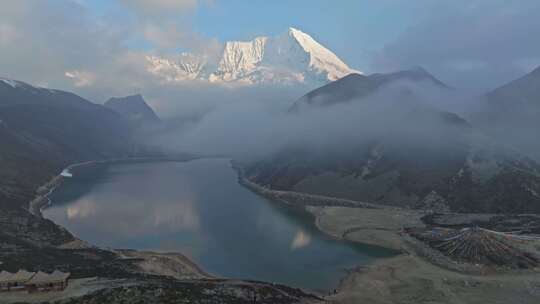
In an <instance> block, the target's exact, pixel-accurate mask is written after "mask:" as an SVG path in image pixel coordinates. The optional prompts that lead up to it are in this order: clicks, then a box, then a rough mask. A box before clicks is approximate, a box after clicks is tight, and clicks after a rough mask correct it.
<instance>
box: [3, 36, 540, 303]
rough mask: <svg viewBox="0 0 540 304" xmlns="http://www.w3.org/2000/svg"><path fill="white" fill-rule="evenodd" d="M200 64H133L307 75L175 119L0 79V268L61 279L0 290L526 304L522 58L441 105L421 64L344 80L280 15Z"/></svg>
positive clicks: (533, 264)
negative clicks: (277, 101) (481, 90)
mask: <svg viewBox="0 0 540 304" xmlns="http://www.w3.org/2000/svg"><path fill="white" fill-rule="evenodd" d="M219 58H220V60H219V62H218V63H217V66H211V65H210V63H208V62H206V61H204V60H205V58H204V57H198V56H196V55H193V54H184V55H182V56H181V58H180V60H179V61H178V62H172V61H169V59H164V58H157V57H149V58H147V59H148V60H149V61H150V65H151V66H150V67H148V66H147V68H150V72H151V73H153V74H155V75H154V76H157V77H161V78H163V79H162V80H163V81H164V82H165V83H167V84H168V85H170V84H171V83H172V84H173V85H178V84H179V83H180V82H183V81H186V79H188V80H190V81H191V80H197V81H202V82H203V83H205V84H204V85H208V83H212V84H213V85H216V83H219V84H221V85H224V88H223V91H219V92H220V94H226V93H227V94H231V96H234V94H232V93H230V92H233V91H234V90H241V89H238V88H233V87H235V86H236V85H239V84H241V85H240V86H245V85H272V86H273V85H276V86H277V87H276V88H277V89H278V90H279V89H280V88H285V86H288V85H291V84H293V85H299V84H301V85H305V86H306V88H311V87H317V86H320V87H319V88H316V89H314V90H311V91H309V92H307V93H305V94H304V95H303V96H298V97H297V99H296V100H293V101H290V102H288V103H285V102H283V103H282V104H285V105H286V107H283V108H279V107H277V106H275V105H266V104H265V105H263V106H261V105H260V104H256V103H255V101H253V103H254V105H250V106H248V107H246V108H245V109H244V108H243V107H244V106H245V105H244V104H234V106H231V108H229V106H228V105H223V104H219V105H214V106H213V107H208V109H207V111H208V112H204V113H203V114H199V116H197V119H194V120H192V121H191V120H190V121H187V122H186V121H183V120H181V118H178V117H172V118H161V117H160V116H158V115H157V114H156V113H155V112H154V110H153V109H152V107H150V106H149V104H147V103H146V101H145V100H144V98H143V97H142V95H140V94H136V95H130V96H126V97H113V98H110V99H107V101H106V102H104V103H103V105H101V104H96V103H93V102H90V101H88V100H86V99H84V98H82V97H80V96H78V95H75V94H74V93H70V92H66V91H60V90H54V89H48V88H44V87H39V86H34V85H30V84H28V83H25V82H22V81H16V80H11V79H5V78H0V146H1V149H0V169H1V170H0V270H3V271H7V272H10V273H14V272H17V271H18V270H21V269H25V270H29V271H32V272H38V271H44V272H49V273H50V272H53V271H55V270H59V271H63V272H69V273H70V275H71V282H72V285H71V286H70V287H68V289H66V290H65V292H61V293H56V294H54V293H50V294H42V295H32V294H26V293H24V294H23V293H19V294H14V293H12V292H8V293H6V294H2V293H0V303H3V301H4V302H5V303H13V302H23V303H24V302H27V303H40V302H44V301H49V302H52V303H55V304H64V303H73V304H75V303H103V302H107V303H109V302H110V303H125V302H133V301H135V300H138V301H143V302H144V303H163V302H172V303H181V302H179V301H184V302H196V303H328V302H330V303H388V304H390V303H485V302H486V301H487V302H489V303H509V302H513V301H517V303H537V302H538V301H540V292H539V290H540V276H539V273H538V271H539V268H540V237H539V231H540V228H539V227H540V219H539V215H538V214H540V196H539V193H540V164H539V163H538V154H537V150H536V147H535V145H536V134H535V132H534V130H536V128H537V127H538V126H539V125H538V122H537V120H536V116H537V115H536V114H537V113H538V105H537V103H536V100H537V98H538V91H537V88H538V87H539V86H540V78H539V77H538V75H539V74H538V73H539V72H538V71H539V69H538V68H536V69H535V70H533V71H532V72H530V73H528V74H526V75H524V76H523V77H521V78H519V79H517V80H515V81H512V82H509V83H508V84H506V85H503V86H501V87H499V88H497V89H494V90H492V91H490V92H488V93H486V94H483V95H482V96H480V97H478V98H474V99H472V100H473V101H475V102H476V101H478V104H477V105H475V106H474V109H475V111H471V112H467V111H463V112H459V111H457V110H456V111H453V110H452V105H451V104H448V103H446V104H444V102H448V101H449V100H452V99H454V98H457V97H456V96H457V95H456V93H455V89H454V88H452V87H451V86H450V85H447V84H445V83H444V82H442V81H441V80H439V79H438V78H436V77H435V76H433V75H431V74H430V73H429V72H427V71H426V70H425V69H423V68H412V69H408V70H401V71H397V72H392V73H375V74H368V75H365V74H360V73H357V71H355V70H353V69H351V68H349V67H348V66H347V65H346V64H345V63H344V62H343V61H341V59H339V58H338V57H337V56H336V55H335V54H333V53H332V52H331V51H330V50H328V49H326V48H325V47H323V46H322V45H321V44H319V43H318V42H317V41H315V40H314V39H313V38H312V37H311V36H309V35H307V34H305V33H303V32H301V31H299V30H296V29H294V28H290V29H289V30H288V31H287V33H285V34H282V35H280V36H277V37H273V38H269V37H259V38H255V39H254V40H252V41H249V42H228V43H226V44H225V45H224V47H223V50H222V53H221V57H219ZM214 64H215V62H214ZM284 66H288V67H290V68H291V69H287V70H286V72H284V71H283V70H282V68H283V67H284ZM147 72H148V71H147ZM207 82H208V83H207ZM231 85H232V86H231ZM283 85H285V86H284V87H281V86H283ZM276 88H274V89H276ZM265 90H267V91H265V92H270V89H268V87H267V88H265ZM250 94H252V92H249V94H248V95H250ZM250 96H251V95H250ZM229 97H230V96H229ZM514 101H516V102H517V104H518V105H519V109H516V107H517V106H516V104H515V103H513V102H514ZM436 102H438V103H436ZM156 104H158V105H159V103H156ZM239 105H241V106H239ZM260 108H262V110H261V109H260ZM261 112H262V113H264V114H261ZM182 114H183V113H182ZM182 117H184V116H182ZM168 119H170V120H168ZM179 126H180V127H179ZM231 130H232V131H231ZM531 130H533V131H531ZM163 133H172V135H173V136H172V137H171V136H170V134H168V135H169V137H161V136H162V135H163ZM250 135H251V136H250ZM518 135H519V136H518ZM216 138H218V139H216ZM149 139H150V140H149ZM254 139H255V141H256V143H255V144H253V143H252V142H251V141H253V140H254ZM257 145H260V146H257ZM231 146H232V147H233V148H231ZM254 146H257V147H254ZM178 147H182V149H179V148H178ZM201 147H202V148H201ZM243 149H244V150H243ZM239 150H243V151H239ZM201 151H204V153H203V152H201ZM218 156H219V157H218ZM4 295H6V296H5V297H3V296H4Z"/></svg>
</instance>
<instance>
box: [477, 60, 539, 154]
mask: <svg viewBox="0 0 540 304" xmlns="http://www.w3.org/2000/svg"><path fill="white" fill-rule="evenodd" d="M470 120H471V121H473V122H474V123H476V124H478V125H479V126H480V127H481V128H482V129H483V130H484V131H485V132H486V133H488V134H490V135H491V136H493V137H494V138H496V139H497V140H499V141H500V142H501V143H503V144H507V145H512V146H515V147H517V148H519V149H520V150H522V151H523V152H525V153H527V154H528V155H530V156H531V157H533V158H535V159H537V160H540V142H539V141H538V131H537V130H538V129H539V128H540V67H538V68H536V69H535V70H533V71H532V72H530V73H529V74H527V75H525V76H523V77H521V78H519V79H516V80H514V81H512V82H510V83H508V84H506V85H503V86H501V87H499V88H497V89H495V90H493V91H491V92H489V93H488V94H486V95H485V96H484V99H483V104H482V105H481V108H480V109H479V110H478V111H477V112H476V113H474V114H473V115H472V116H471V118H470Z"/></svg>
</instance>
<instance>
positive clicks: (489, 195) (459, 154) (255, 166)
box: [246, 69, 540, 213]
mask: <svg viewBox="0 0 540 304" xmlns="http://www.w3.org/2000/svg"><path fill="white" fill-rule="evenodd" d="M537 73H538V70H536V71H535V72H533V73H531V74H530V75H527V76H525V77H524V78H522V79H520V80H517V81H515V82H513V83H511V84H509V85H506V86H504V87H502V88H500V89H497V90H495V91H493V92H492V93H490V94H488V97H487V99H488V101H489V102H488V104H487V108H484V109H483V110H482V111H481V114H482V115H478V117H482V118H485V120H486V121H490V122H493V119H496V120H497V121H498V120H502V123H503V125H504V124H505V122H504V121H505V120H509V119H510V117H512V118H511V120H509V121H510V123H509V125H512V123H511V121H515V120H519V119H520V118H526V117H529V118H530V119H529V118H527V120H528V123H529V124H528V129H527V128H525V127H523V128H522V129H520V130H521V132H523V134H526V136H528V137H527V138H528V140H529V141H533V142H537V138H538V137H537V135H535V133H536V130H539V127H540V119H539V118H540V116H538V112H535V111H538V109H539V106H540V104H539V103H538V101H540V99H538V96H540V95H539V94H537V93H538V87H540V82H539V81H538V79H537ZM402 84H405V85H402ZM424 86H429V87H438V88H440V89H441V90H449V87H448V86H446V85H445V84H444V83H442V82H440V81H439V80H437V79H436V78H435V77H433V76H432V75H430V74H429V73H427V72H426V71H425V70H422V69H414V70H409V71H401V72H397V73H392V74H375V75H370V76H364V75H357V74H351V75H349V76H346V77H344V78H342V79H340V80H337V81H335V82H332V83H329V84H327V85H325V86H323V87H321V88H318V89H315V90H313V91H311V92H309V93H308V94H306V95H305V96H303V97H302V98H300V99H299V100H298V101H297V102H296V103H295V105H294V106H293V108H292V109H294V110H295V111H294V113H295V114H294V115H296V116H297V117H298V119H302V117H303V115H306V113H305V112H306V110H308V109H309V108H314V107H317V108H320V109H322V110H324V111H326V110H325V109H329V110H330V109H331V108H334V107H336V106H343V105H344V104H345V103H349V105H351V104H357V105H359V106H362V107H361V108H359V109H361V111H358V120H359V121H364V122H363V123H362V124H359V125H361V126H362V127H358V126H353V125H351V126H350V130H349V131H347V132H346V133H347V134H342V135H343V140H342V141H331V144H328V145H326V146H321V145H318V146H316V148H315V149H314V148H310V147H309V146H305V145H294V143H293V144H291V145H289V146H288V147H286V148H284V149H282V150H280V151H278V152H277V153H275V154H273V155H270V156H268V157H267V158H265V159H261V160H258V161H252V162H250V163H249V164H247V165H246V176H247V177H248V178H249V179H251V180H252V181H254V182H256V183H258V184H260V185H264V186H267V187H270V188H272V189H278V190H293V191H299V192H306V193H313V194H321V195H328V196H334V197H341V198H349V199H354V200H359V201H366V202H374V203H382V204H390V205H396V206H403V207H411V208H422V209H430V210H435V211H455V212H502V213H504V212H515V213H519V212H540V165H539V163H538V162H536V161H534V160H533V159H531V158H529V157H526V156H524V155H523V154H520V153H518V152H516V150H514V149H512V145H509V144H508V143H510V142H511V140H509V139H507V138H504V140H503V138H501V137H498V138H495V139H492V138H489V137H487V136H485V135H484V133H483V132H482V131H483V129H482V131H481V130H480V129H479V128H477V126H476V125H477V124H478V123H477V121H476V120H475V121H473V122H471V123H469V122H468V121H466V120H465V119H463V118H461V117H459V116H458V115H456V114H454V113H449V112H445V111H441V110H438V109H436V108H434V107H431V106H429V105H427V104H423V103H420V102H417V101H418V98H417V97H418V94H417V92H416V91H415V90H420V88H422V87H424ZM396 87H397V89H396ZM388 92H391V93H388ZM387 93H388V94H387ZM385 102H386V103H387V104H386V106H384V107H383V108H382V110H381V111H378V112H372V109H381V107H382V106H381V104H382V105H384V104H385ZM518 104H519V105H518ZM530 106H533V107H534V108H535V110H534V111H532V112H528V111H530ZM321 107H322V108H321ZM347 109H349V110H353V109H354V108H350V107H349V108H347ZM330 113H334V115H336V113H339V112H336V111H333V112H332V111H331V112H330ZM370 113H375V114H370ZM307 114H309V113H307ZM533 117H536V120H533V119H532V118H533ZM533 121H534V126H535V127H533V125H531V123H533ZM321 123H322V122H321ZM333 123H335V124H339V123H340V117H335V122H333ZM484 126H485V127H486V128H489V127H490V124H486V125H484ZM322 127H323V128H324V127H325V126H322ZM330 127H332V126H328V128H330ZM364 129H368V130H370V129H371V131H365V130H364ZM373 130H375V132H373ZM362 132H364V133H362ZM356 133H360V134H363V135H362V136H361V139H358V138H355V137H353V136H354V134H356ZM535 138H536V139H535ZM325 140H326V141H329V140H331V139H329V138H326V139H321V140H320V141H322V142H324V141H325Z"/></svg>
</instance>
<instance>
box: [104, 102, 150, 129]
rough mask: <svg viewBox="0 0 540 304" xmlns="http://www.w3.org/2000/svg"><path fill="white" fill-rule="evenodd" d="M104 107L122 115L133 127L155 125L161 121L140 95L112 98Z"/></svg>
mask: <svg viewBox="0 0 540 304" xmlns="http://www.w3.org/2000/svg"><path fill="white" fill-rule="evenodd" d="M104 106H105V107H107V108H109V109H111V110H113V111H115V112H116V113H118V114H120V115H122V116H123V117H124V118H126V119H127V120H128V121H129V122H131V123H132V124H133V125H134V126H135V127H140V126H145V125H155V124H157V123H159V122H160V121H161V120H160V119H159V117H158V116H157V115H156V113H155V112H154V110H153V109H152V108H151V107H150V106H149V105H148V104H147V103H146V101H145V100H144V98H143V97H142V96H141V95H140V94H137V95H131V96H125V97H113V98H110V99H109V100H107V101H106V102H105V104H104Z"/></svg>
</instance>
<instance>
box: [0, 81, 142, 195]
mask: <svg viewBox="0 0 540 304" xmlns="http://www.w3.org/2000/svg"><path fill="white" fill-rule="evenodd" d="M0 146H1V147H2V149H0V203H2V204H7V203H10V204H24V203H27V202H28V201H30V199H31V198H32V196H33V195H34V191H35V189H37V188H38V187H39V186H40V185H41V184H43V183H45V182H46V181H47V180H49V179H50V178H51V177H52V176H54V175H56V174H58V173H59V172H60V171H61V169H62V168H64V167H65V166H66V165H67V164H69V163H72V162H77V161H84V160H91V159H101V158H110V157H119V156H123V155H127V154H129V153H131V152H132V149H133V141H132V138H131V129H130V126H129V124H128V122H127V121H126V120H125V119H124V118H123V117H122V116H121V115H119V114H117V113H115V112H113V111H112V110H110V109H108V108H106V107H103V106H101V105H97V104H93V103H91V102H89V101H87V100H85V99H83V98H81V97H79V96H77V95H75V94H72V93H68V92H63V91H59V90H49V89H45V88H38V87H34V86H31V85H29V84H26V83H23V82H20V81H14V80H7V79H1V80H0Z"/></svg>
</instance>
